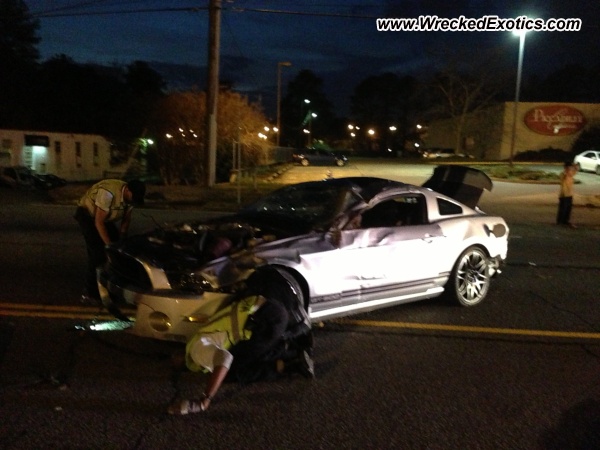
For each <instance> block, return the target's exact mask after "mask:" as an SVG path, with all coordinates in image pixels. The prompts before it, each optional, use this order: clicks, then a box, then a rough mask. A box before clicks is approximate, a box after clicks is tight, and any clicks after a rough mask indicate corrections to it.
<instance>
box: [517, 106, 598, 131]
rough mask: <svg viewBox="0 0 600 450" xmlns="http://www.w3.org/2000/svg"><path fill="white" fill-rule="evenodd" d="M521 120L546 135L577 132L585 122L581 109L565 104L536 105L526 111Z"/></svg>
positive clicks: (531, 128) (533, 129)
mask: <svg viewBox="0 0 600 450" xmlns="http://www.w3.org/2000/svg"><path fill="white" fill-rule="evenodd" d="M523 120H524V122H525V125H527V127H528V128H529V129H530V130H532V131H534V132H536V133H538V134H545V135H548V136H565V135H568V134H573V133H577V132H578V131H580V130H581V129H582V128H583V127H584V126H585V123H586V119H585V116H584V115H583V113H582V112H581V111H579V110H578V109H575V108H572V107H571V106H567V105H544V106H537V107H535V108H532V109H530V110H529V111H527V113H525V118H524V119H523Z"/></svg>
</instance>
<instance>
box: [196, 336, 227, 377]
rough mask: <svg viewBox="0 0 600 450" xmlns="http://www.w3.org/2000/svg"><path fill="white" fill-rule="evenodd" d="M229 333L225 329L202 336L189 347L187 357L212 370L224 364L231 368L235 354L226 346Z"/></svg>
mask: <svg viewBox="0 0 600 450" xmlns="http://www.w3.org/2000/svg"><path fill="white" fill-rule="evenodd" d="M228 340H229V338H228V335H227V332H225V331H215V332H214V333H206V334H203V335H202V336H200V337H199V338H198V339H197V340H196V342H194V344H193V345H190V346H188V348H187V357H188V358H191V360H192V361H193V362H194V364H196V365H198V366H201V367H203V368H204V369H206V370H208V371H209V372H212V371H213V370H214V369H215V367H219V366H223V367H226V368H227V369H229V368H230V367H231V363H232V362H233V356H232V355H231V353H229V351H228V350H227V349H226V348H225V346H226V344H227V343H228Z"/></svg>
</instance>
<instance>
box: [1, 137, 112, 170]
mask: <svg viewBox="0 0 600 450" xmlns="http://www.w3.org/2000/svg"><path fill="white" fill-rule="evenodd" d="M0 166H26V167H28V168H30V169H32V170H34V171H36V172H37V173H40V174H46V173H53V174H55V175H58V176H59V177H61V178H64V179H66V180H67V181H88V180H98V179H101V178H103V177H104V176H105V174H106V173H107V172H109V171H111V170H113V171H114V170H115V169H114V168H113V167H111V143H110V142H109V141H107V140H106V139H105V138H103V137H102V136H98V135H91V134H70V133H54V132H39V131H23V130H0Z"/></svg>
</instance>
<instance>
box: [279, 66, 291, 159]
mask: <svg viewBox="0 0 600 450" xmlns="http://www.w3.org/2000/svg"><path fill="white" fill-rule="evenodd" d="M291 65H292V63H291V62H289V61H281V62H278V63H277V130H281V68H282V67H290V66H291ZM279 135H280V133H279V132H278V133H277V146H278V147H279Z"/></svg>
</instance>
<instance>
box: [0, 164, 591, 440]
mask: <svg viewBox="0 0 600 450" xmlns="http://www.w3.org/2000/svg"><path fill="white" fill-rule="evenodd" d="M298 169H299V170H304V169H309V170H314V171H317V170H321V169H322V168H320V169H318V168H312V167H311V168H298ZM344 169H345V168H344ZM360 170H363V171H365V170H367V169H360ZM389 170H390V171H393V170H396V171H398V170H399V169H398V168H397V167H396V168H390V169H389ZM407 170H408V169H407ZM421 170H423V169H421ZM294 172H297V170H296V169H293V170H292V171H290V172H287V173H286V176H303V177H306V176H307V172H306V171H305V172H301V173H300V175H294ZM363 173H364V172H363ZM586 175H587V174H586ZM311 176H312V175H311ZM379 176H382V175H379ZM394 176H395V177H400V176H401V177H402V179H404V180H406V181H410V182H415V183H417V182H418V180H419V179H421V178H422V177H423V176H424V175H423V174H422V173H420V172H419V173H417V172H415V173H413V172H410V171H409V172H406V173H405V174H403V173H398V172H394ZM578 176H579V175H578ZM409 177H412V178H413V179H414V181H412V180H407V178H409ZM598 178H600V177H598ZM594 181H595V180H594ZM418 184H420V183H418ZM506 185H508V183H506ZM592 185H593V184H592ZM585 186H587V184H585ZM585 186H582V185H578V190H579V192H586V191H585V189H589V190H590V195H593V192H594V191H593V189H595V188H587V187H585ZM503 191H504V195H505V196H502V195H501V194H502V193H503ZM553 191H555V186H554V187H551V188H547V187H541V188H540V187H539V186H538V187H536V186H522V185H518V186H516V187H515V186H513V185H511V186H504V184H499V183H497V184H496V186H495V188H494V191H493V192H492V194H490V195H489V196H488V197H487V198H486V197H484V201H483V202H482V206H483V205H485V208H484V209H485V210H486V211H492V210H493V212H494V213H496V211H500V210H502V211H504V212H505V213H506V218H507V220H508V222H509V225H510V226H511V238H510V243H509V261H508V262H509V264H508V265H507V267H506V268H505V270H504V272H503V273H502V274H501V275H500V276H499V277H498V278H496V279H495V280H494V284H493V285H492V289H491V292H490V295H489V297H488V299H486V301H485V302H484V303H483V304H481V305H479V306H477V307H476V308H458V307H455V306H452V305H449V304H447V303H445V302H443V301H441V300H431V301H425V302H419V303H414V304H409V305H404V306H399V307H394V308H389V309H386V310H381V311H376V312H372V313H369V314H362V315H359V316H354V317H352V318H350V319H346V320H341V321H334V322H327V323H325V324H324V326H323V327H321V328H318V329H316V331H315V340H316V356H315V361H316V373H317V378H316V379H315V380H313V381H309V380H305V379H303V378H302V377H300V376H291V377H289V378H285V379H282V380H278V381H275V382H268V383H266V382H264V383H255V384H252V385H248V386H239V385H237V384H231V383H228V384H226V385H225V386H224V387H223V390H222V392H221V393H220V395H219V398H218V399H217V401H216V402H215V403H214V405H213V407H212V408H211V410H210V411H209V412H208V413H207V414H204V415H200V416H199V415H196V416H191V417H169V416H167V415H165V414H164V410H165V408H166V406H167V405H168V403H169V402H170V401H171V399H172V398H174V397H175V396H194V395H198V393H199V392H201V389H202V383H203V380H202V378H201V377H198V376H195V375H194V374H190V373H185V374H183V375H181V376H176V374H175V372H173V370H172V369H171V365H170V362H169V357H170V355H171V353H172V352H173V350H174V348H173V347H172V345H170V344H166V343H160V342H154V341H149V340H142V339H139V338H136V337H133V336H131V335H128V334H127V333H125V332H103V333H101V332H90V331H76V330H74V328H73V327H74V325H87V324H89V323H90V320H92V319H93V318H94V317H96V318H98V319H102V318H104V316H103V315H102V312H101V311H99V310H97V309H96V308H92V307H89V306H82V305H80V304H79V303H78V302H77V298H78V294H79V289H80V279H81V271H82V264H84V261H85V249H84V247H83V243H82V242H81V238H80V236H79V235H78V234H77V229H76V224H75V222H74V221H73V220H72V218H71V214H72V208H70V207H65V206H53V205H46V204H42V203H39V202H37V201H36V199H35V198H32V199H28V200H29V201H27V202H24V201H22V199H21V200H18V201H13V200H11V199H9V198H8V196H6V195H4V194H5V192H6V191H2V190H0V204H1V205H2V208H0V230H1V232H0V248H1V251H0V268H2V270H0V286H2V289H1V290H0V292H1V294H0V313H1V314H2V316H0V388H1V399H0V417H1V418H2V419H1V421H0V449H29V448H36V449H46V448H61V449H84V448H85V449H96V448H97V449H107V448H115V449H116V448H119V449H162V448H164V449H172V448H206V449H208V448H210V449H220V448H222V449H231V448H240V449H246V448H247V449H306V448H320V449H342V448H357V449H358V448H378V449H384V448H385V449H387V448H390V449H392V448H393V449H419V450H420V449H459V448H460V449H557V450H558V449H567V448H588V449H595V448H600V426H599V424H600V382H599V380H600V378H599V375H600V360H599V359H600V325H599V324H600V302H598V292H599V291H600V289H599V288H600V280H599V279H598V274H599V273H600V253H599V252H598V250H599V249H600V234H599V233H598V229H599V228H600V216H599V215H598V209H595V208H586V207H584V206H580V207H577V208H576V210H575V212H574V219H575V220H574V221H575V222H576V223H578V224H579V225H580V227H579V228H577V229H567V228H562V227H557V226H555V225H553V224H552V223H553V218H554V213H555V205H554V204H553V202H554V199H553V198H552V197H553V196H554V194H553ZM486 195H487V194H486ZM494 195H496V197H494ZM585 195H587V194H585ZM509 197H512V198H509ZM199 214H205V213H203V212H198V211H177V212H175V211H164V210H153V209H144V210H140V211H137V214H136V218H135V219H136V222H135V226H136V229H139V230H141V229H146V228H149V227H151V226H152V225H153V221H158V222H161V221H171V220H173V219H174V218H177V219H181V220H185V219H186V218H187V217H196V216H198V215H199ZM97 323H103V322H102V321H101V320H98V321H97Z"/></svg>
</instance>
